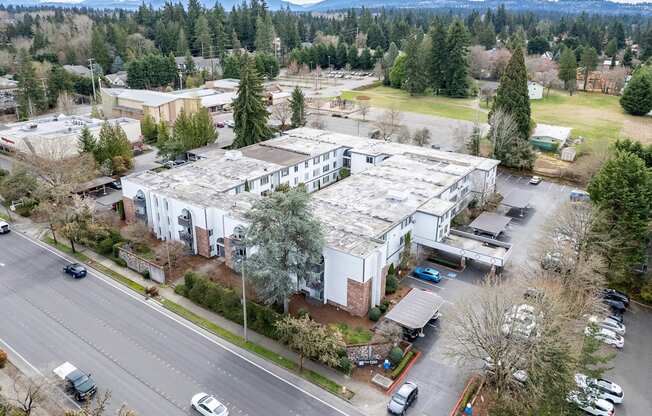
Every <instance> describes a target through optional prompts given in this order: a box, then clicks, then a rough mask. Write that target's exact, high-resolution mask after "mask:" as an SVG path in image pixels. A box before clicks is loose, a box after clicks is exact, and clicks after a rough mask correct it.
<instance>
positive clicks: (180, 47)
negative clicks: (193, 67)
mask: <svg viewBox="0 0 652 416" xmlns="http://www.w3.org/2000/svg"><path fill="white" fill-rule="evenodd" d="M176 51H177V55H181V56H184V55H186V54H187V53H189V52H190V48H189V47H188V37H187V36H186V31H185V30H183V28H180V29H179V33H178V34H177V46H176Z"/></svg>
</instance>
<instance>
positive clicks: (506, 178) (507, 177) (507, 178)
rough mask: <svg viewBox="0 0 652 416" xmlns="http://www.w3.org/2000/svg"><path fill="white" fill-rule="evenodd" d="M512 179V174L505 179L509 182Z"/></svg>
mask: <svg viewBox="0 0 652 416" xmlns="http://www.w3.org/2000/svg"><path fill="white" fill-rule="evenodd" d="M511 177H512V174H511V173H510V174H509V176H507V177H506V178H505V180H507V181H508V180H509V179H510V178H511Z"/></svg>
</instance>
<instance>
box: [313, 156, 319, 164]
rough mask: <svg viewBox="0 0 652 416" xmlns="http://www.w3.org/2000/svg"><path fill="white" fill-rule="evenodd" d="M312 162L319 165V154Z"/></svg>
mask: <svg viewBox="0 0 652 416" xmlns="http://www.w3.org/2000/svg"><path fill="white" fill-rule="evenodd" d="M312 164H313V165H318V164H319V156H317V157H316V158H314V159H313V160H312Z"/></svg>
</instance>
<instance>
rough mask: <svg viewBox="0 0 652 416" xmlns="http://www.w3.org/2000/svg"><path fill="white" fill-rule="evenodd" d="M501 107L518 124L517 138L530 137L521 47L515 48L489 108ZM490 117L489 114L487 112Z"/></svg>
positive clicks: (529, 112) (528, 101)
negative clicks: (491, 106) (492, 103)
mask: <svg viewBox="0 0 652 416" xmlns="http://www.w3.org/2000/svg"><path fill="white" fill-rule="evenodd" d="M497 109H502V110H503V111H504V112H506V113H508V114H510V115H511V116H512V118H513V119H514V121H515V122H516V124H517V126H518V132H519V138H520V139H521V140H529V138H530V115H531V110H530V97H529V95H528V88H527V69H526V68H525V58H524V57H523V49H521V48H516V49H515V50H514V53H513V54H512V57H511V58H510V60H509V63H508V64H507V67H506V68H505V72H503V76H502V77H501V79H500V85H499V86H498V90H497V91H496V98H495V99H494V105H493V108H492V110H491V113H493V112H494V111H495V110H497ZM489 117H491V114H489Z"/></svg>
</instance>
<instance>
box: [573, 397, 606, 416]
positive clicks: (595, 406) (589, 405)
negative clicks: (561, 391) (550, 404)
mask: <svg viewBox="0 0 652 416" xmlns="http://www.w3.org/2000/svg"><path fill="white" fill-rule="evenodd" d="M566 400H567V401H568V402H570V403H574V404H575V405H577V407H579V408H580V409H582V410H584V411H585V412H586V413H588V414H590V415H594V416H614V414H615V410H614V405H613V403H610V402H608V401H607V400H605V399H600V398H597V397H595V396H591V395H587V394H582V393H580V392H579V391H571V392H570V393H568V396H567V397H566Z"/></svg>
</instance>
